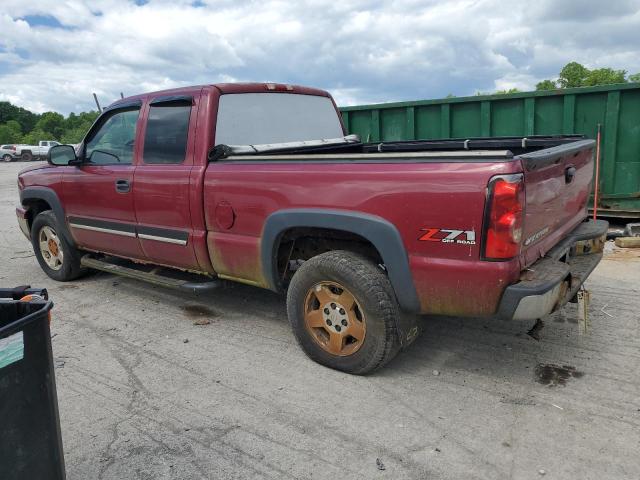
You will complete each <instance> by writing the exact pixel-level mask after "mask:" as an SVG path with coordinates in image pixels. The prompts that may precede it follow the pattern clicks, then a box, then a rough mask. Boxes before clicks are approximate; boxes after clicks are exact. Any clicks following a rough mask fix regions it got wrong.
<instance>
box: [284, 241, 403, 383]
mask: <svg viewBox="0 0 640 480" xmlns="http://www.w3.org/2000/svg"><path fill="white" fill-rule="evenodd" d="M352 299H353V302H354V303H353V305H350V303H351V302H352ZM341 302H342V303H344V304H345V305H342V303H341ZM327 312H328V313H327ZM287 314H288V317H289V322H290V323H291V327H292V329H293V333H294V335H295V337H296V339H297V341H298V343H299V344H300V347H301V348H302V350H304V352H305V353H306V354H307V356H308V357H309V358H311V359H312V360H314V361H316V362H318V363H320V364H321V365H324V366H327V367H329V368H333V369H335V370H341V371H343V372H347V373H351V374H356V375H364V374H367V373H370V372H373V371H374V370H376V369H378V368H380V367H382V366H384V365H385V364H387V363H388V362H389V361H390V360H391V359H393V358H394V357H395V356H396V354H397V353H398V351H399V349H400V343H399V341H398V332H397V328H396V320H397V318H398V316H399V315H400V308H399V305H398V301H397V300H396V297H395V293H394V292H393V288H392V287H391V283H390V282H389V279H388V278H387V276H386V275H385V273H384V272H383V271H382V270H381V269H380V268H379V267H378V266H377V265H376V264H375V263H374V262H372V261H371V260H369V259H368V258H367V257H365V256H363V255H360V254H356V253H352V252H348V251H343V250H335V251H332V252H327V253H323V254H321V255H318V256H316V257H313V258H311V259H310V260H307V261H306V262H304V263H303V264H302V266H301V267H300V268H299V269H298V270H297V271H296V273H295V275H294V276H293V278H292V279H291V283H290V285H289V290H288V292H287ZM336 330H337V331H336ZM352 333H353V335H355V336H352ZM336 335H337V336H339V337H340V338H339V339H337V340H336ZM358 337H360V338H358ZM338 352H340V353H338Z"/></svg>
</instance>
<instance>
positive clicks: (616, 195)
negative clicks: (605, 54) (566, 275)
mask: <svg viewBox="0 0 640 480" xmlns="http://www.w3.org/2000/svg"><path fill="white" fill-rule="evenodd" d="M340 110H341V111H342V116H343V119H344V123H345V126H346V128H347V130H348V132H349V133H355V134H358V135H360V137H361V139H362V140H363V141H370V142H377V141H394V140H429V139H437V138H469V137H493V136H527V135H554V134H574V133H576V134H582V135H585V136H587V137H589V138H593V139H595V138H596V133H597V130H598V124H600V125H601V132H602V138H601V158H600V161H601V163H600V195H599V196H600V200H599V202H598V203H599V206H598V208H599V214H601V215H606V216H611V217H625V218H640V84H639V83H630V84H620V85H606V86H600V87H586V88H571V89H565V90H551V91H541V92H524V93H514V94H508V95H484V96H474V97H454V98H443V99H438V100H420V101H412V102H398V103H385V104H379V105H362V106H355V107H343V108H341V109H340Z"/></svg>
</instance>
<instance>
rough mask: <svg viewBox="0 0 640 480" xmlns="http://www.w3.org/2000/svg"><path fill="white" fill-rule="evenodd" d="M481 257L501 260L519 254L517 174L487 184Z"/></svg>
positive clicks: (520, 214)
mask: <svg viewBox="0 0 640 480" xmlns="http://www.w3.org/2000/svg"><path fill="white" fill-rule="evenodd" d="M488 199H489V204H488V206H487V208H488V210H487V216H486V225H485V242H484V256H485V258H487V259H490V260H505V259H508V258H513V257H515V256H517V255H518V254H519V253H520V244H521V241H522V217H523V215H524V212H523V208H524V183H523V178H522V175H521V174H517V175H501V176H499V177H495V178H493V179H491V181H490V182H489V197H488Z"/></svg>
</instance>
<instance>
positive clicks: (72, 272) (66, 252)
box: [31, 210, 85, 282]
mask: <svg viewBox="0 0 640 480" xmlns="http://www.w3.org/2000/svg"><path fill="white" fill-rule="evenodd" d="M45 227H48V228H49V229H51V230H52V231H53V232H54V233H55V234H56V239H57V242H56V245H57V248H59V249H60V250H61V251H62V261H61V262H60V264H61V265H60V267H59V268H57V269H55V268H52V267H51V266H50V265H49V264H48V263H47V260H46V259H45V258H44V255H45V254H44V253H43V252H42V250H41V248H40V239H41V238H40V236H41V233H42V232H43V230H44V229H45ZM60 231H61V229H60V227H59V225H58V219H57V218H56V216H55V214H54V213H53V212H52V211H51V210H46V211H44V212H41V213H40V214H38V216H37V217H36V218H35V220H34V221H33V224H32V226H31V245H32V246H33V251H34V253H35V254H36V258H37V259H38V263H39V264H40V268H42V270H43V271H44V273H46V274H47V275H48V276H49V277H51V278H53V279H54V280H57V281H59V282H68V281H69V280H74V279H76V278H78V277H79V276H80V275H82V274H83V273H84V272H85V269H84V268H82V267H81V266H80V257H81V253H80V251H79V250H77V249H76V248H74V247H72V246H71V245H69V243H68V242H67V241H66V240H65V239H64V237H63V236H62V235H60V234H59V232H60Z"/></svg>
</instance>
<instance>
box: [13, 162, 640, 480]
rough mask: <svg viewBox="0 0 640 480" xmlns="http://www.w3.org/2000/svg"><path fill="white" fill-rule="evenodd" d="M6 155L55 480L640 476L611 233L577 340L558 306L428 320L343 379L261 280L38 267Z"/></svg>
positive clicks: (633, 361)
mask: <svg viewBox="0 0 640 480" xmlns="http://www.w3.org/2000/svg"><path fill="white" fill-rule="evenodd" d="M22 167H24V164H18V163H11V164H0V254H1V258H2V260H3V262H2V263H3V264H2V267H0V285H1V286H3V287H12V286H16V285H20V284H26V283H28V284H31V285H33V286H37V287H46V288H47V289H48V290H49V292H50V295H51V298H52V299H53V301H54V303H55V306H54V309H53V320H52V335H53V340H52V344H53V352H54V357H55V358H54V361H55V367H56V368H55V372H56V381H57V386H58V399H59V407H60V416H61V425H62V435H63V442H64V451H65V460H66V469H67V478H68V479H69V480H85V479H118V480H120V479H200V478H202V479H205V478H206V479H232V478H234V479H236V478H237V479H259V478H272V479H307V478H313V479H332V480H333V479H360V478H362V479H394V480H395V479H409V478H411V479H414V478H415V479H452V480H453V479H465V480H468V479H476V478H478V479H492V480H493V479H537V478H544V479H545V480H546V479H562V480H566V479H580V480H587V479H594V480H603V479H636V480H637V479H638V478H640V453H639V452H640V249H626V250H623V249H617V248H614V247H613V246H612V245H607V255H606V257H605V260H604V261H603V262H602V263H601V264H600V265H599V266H598V268H597V269H596V270H595V272H594V273H593V274H592V276H591V277H590V279H589V280H588V282H587V287H588V289H589V290H590V291H591V293H592V302H591V308H590V317H591V321H592V329H591V332H590V333H589V334H587V335H583V334H580V333H579V330H578V325H577V308H576V305H572V304H570V305H568V306H567V307H565V308H564V310H563V311H561V312H558V313H556V314H554V315H553V316H552V317H551V318H549V319H548V320H547V321H546V326H545V328H544V329H543V330H542V332H541V334H540V335H541V339H540V341H536V340H534V339H532V338H531V337H529V336H528V335H526V332H527V330H528V329H529V328H530V327H531V324H529V323H523V322H505V321H497V320H490V319H475V318H445V317H428V318H424V319H423V321H422V322H423V328H424V331H423V333H422V335H421V337H420V338H419V339H418V340H417V341H416V343H415V344H414V345H413V346H412V347H411V348H410V349H409V350H408V351H406V352H404V353H402V354H400V355H399V356H398V357H397V358H396V359H395V360H394V361H393V362H392V363H390V364H389V365H388V366H387V367H386V368H384V369H383V370H381V371H379V372H377V373H375V374H373V375H370V376H366V377H355V376H349V375H346V374H343V373H339V372H336V371H332V370H329V369H327V368H324V367H322V366H320V365H317V364H315V363H313V362H312V361H310V360H308V359H307V357H306V356H305V355H304V354H303V353H302V351H301V350H300V349H299V348H298V346H297V345H296V343H295V340H294V338H293V335H292V334H291V331H290V329H289V325H288V323H287V318H286V312H285V302H284V298H283V297H281V296H278V295H276V294H273V293H271V292H268V291H264V290H260V289H257V288H253V287H249V286H244V285H234V284H229V285H228V286H226V287H225V288H223V289H221V290H220V291H217V292H215V293H212V294H209V295H207V296H206V297H198V296H195V295H187V294H182V293H179V292H175V291H171V290H166V289H163V288H159V287H155V286H152V285H148V284H145V283H142V282H138V281H134V280H128V279H123V278H118V277H114V276H111V275H108V274H103V273H95V274H91V275H89V276H87V277H85V278H83V279H81V280H77V281H74V282H70V283H57V282H55V281H53V280H51V279H49V278H48V277H47V276H46V275H45V274H44V273H43V272H42V271H41V270H40V268H39V266H38V264H37V262H36V259H35V257H34V256H33V252H32V249H31V245H30V244H29V243H28V241H27V240H26V239H25V238H24V236H23V235H22V234H21V233H20V230H19V228H18V226H17V223H16V219H15V213H14V209H15V206H16V205H17V203H18V191H17V186H16V175H17V173H18V171H19V170H20V169H21V168H22ZM460 294H461V295H464V292H460ZM0 429H1V426H0Z"/></svg>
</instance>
